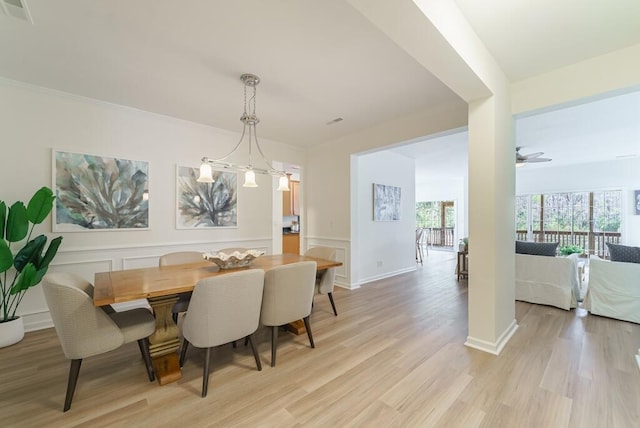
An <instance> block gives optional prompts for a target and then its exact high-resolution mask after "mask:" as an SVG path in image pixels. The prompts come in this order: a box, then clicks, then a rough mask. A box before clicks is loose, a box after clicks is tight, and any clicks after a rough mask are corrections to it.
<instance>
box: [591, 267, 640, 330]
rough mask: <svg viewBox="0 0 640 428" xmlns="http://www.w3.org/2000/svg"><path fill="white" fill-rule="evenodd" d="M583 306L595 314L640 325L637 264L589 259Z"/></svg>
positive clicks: (639, 272)
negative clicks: (587, 281)
mask: <svg viewBox="0 0 640 428" xmlns="http://www.w3.org/2000/svg"><path fill="white" fill-rule="evenodd" d="M583 306H584V308H585V309H587V310H588V311H589V312H591V313H592V314H595V315H602V316H605V317H610V318H616V319H619V320H624V321H631V322H634V323H638V324H640V264H639V263H623V262H609V261H605V260H600V259H599V258H597V257H592V258H591V260H590V261H589V289H588V290H587V295H586V296H585V299H584V304H583Z"/></svg>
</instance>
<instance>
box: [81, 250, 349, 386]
mask: <svg viewBox="0 0 640 428" xmlns="http://www.w3.org/2000/svg"><path fill="white" fill-rule="evenodd" d="M302 261H315V262H316V264H317V267H316V269H317V270H318V271H322V270H325V269H329V268H333V267H338V266H342V263H341V262H339V261H334V260H326V259H319V258H316V257H310V256H303V255H299V254H278V255H264V256H260V257H258V258H256V259H255V260H253V262H252V263H251V264H250V265H249V266H245V267H241V268H235V269H220V268H219V267H218V266H217V265H216V264H214V263H213V262H211V261H207V260H204V259H203V261H202V262H197V263H188V264H179V265H172V266H157V267H149V268H141V269H125V270H117V271H110V272H98V273H96V274H95V281H94V293H93V303H94V305H95V306H107V305H111V304H114V303H124V302H130V301H133V300H139V299H146V300H147V301H148V302H149V305H150V306H151V308H152V310H153V313H154V316H155V319H156V329H155V332H154V333H153V334H152V335H151V336H150V337H149V351H150V354H151V358H152V360H153V367H154V370H155V373H156V379H157V380H158V383H159V384H160V385H165V384H167V383H171V382H175V381H177V380H178V379H180V378H181V377H182V371H181V370H180V364H179V361H178V349H179V348H180V339H179V336H178V333H179V332H178V326H177V324H176V323H175V322H174V321H173V317H172V313H173V305H174V304H175V303H176V302H177V301H178V296H179V295H180V294H181V293H188V292H191V291H193V288H194V287H195V285H196V283H197V282H198V281H199V280H201V279H204V278H210V277H213V276H217V275H224V274H226V273H230V272H237V271H238V270H243V269H263V270H264V271H265V272H266V271H268V270H269V269H272V268H274V267H276V266H283V265H287V264H290V263H297V262H302Z"/></svg>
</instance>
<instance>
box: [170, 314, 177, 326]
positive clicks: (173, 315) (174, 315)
mask: <svg viewBox="0 0 640 428" xmlns="http://www.w3.org/2000/svg"><path fill="white" fill-rule="evenodd" d="M171 318H173V322H174V323H176V325H178V313H177V312H174V313H172V314H171Z"/></svg>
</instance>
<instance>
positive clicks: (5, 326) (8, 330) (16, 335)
mask: <svg viewBox="0 0 640 428" xmlns="http://www.w3.org/2000/svg"><path fill="white" fill-rule="evenodd" d="M23 337H24V324H23V323H22V318H21V317H17V318H15V319H13V320H11V321H7V322H0V348H4V347H6V346H11V345H13V344H16V343H18V342H20V341H21V340H22V338H23Z"/></svg>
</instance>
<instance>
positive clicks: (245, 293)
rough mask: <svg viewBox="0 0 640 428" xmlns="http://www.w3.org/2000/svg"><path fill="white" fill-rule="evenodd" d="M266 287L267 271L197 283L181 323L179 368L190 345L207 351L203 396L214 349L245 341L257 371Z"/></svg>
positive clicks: (255, 270) (220, 277) (243, 272)
mask: <svg viewBox="0 0 640 428" xmlns="http://www.w3.org/2000/svg"><path fill="white" fill-rule="evenodd" d="M263 288H264V271H263V270H262V269H250V270H244V271H239V272H233V273H228V274H224V275H218V276H214V277H211V278H205V279H201V280H200V281H198V283H197V284H196V286H195V288H194V289H193V295H192V299H191V304H190V305H189V309H188V310H187V314H186V315H185V317H184V322H183V323H182V335H183V336H184V340H183V342H182V350H181V352H180V366H181V367H182V365H183V364H184V360H185V357H186V355H187V348H188V346H189V343H191V344H192V345H193V346H195V347H197V348H205V350H206V351H205V356H204V371H203V373H202V396H203V397H206V396H207V389H208V385H209V371H210V370H209V363H210V360H211V348H213V347H214V346H218V345H223V344H225V343H230V342H233V341H235V340H238V339H242V338H246V339H247V340H248V342H249V344H250V345H251V350H252V351H253V357H254V358H255V360H256V366H257V368H258V370H262V364H260V357H259V356H258V352H257V351H256V348H255V345H254V343H253V333H254V332H255V331H256V330H257V329H258V324H259V321H260V306H261V304H262V290H263Z"/></svg>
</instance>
